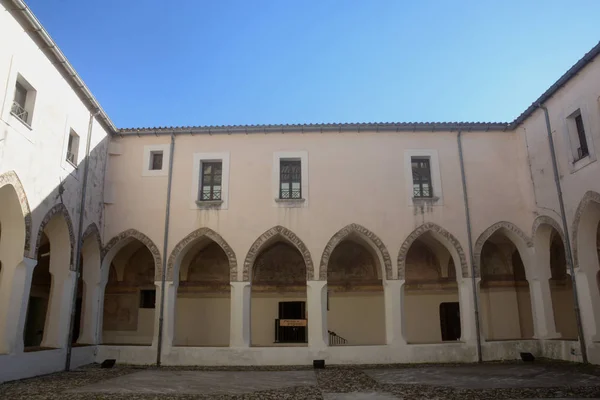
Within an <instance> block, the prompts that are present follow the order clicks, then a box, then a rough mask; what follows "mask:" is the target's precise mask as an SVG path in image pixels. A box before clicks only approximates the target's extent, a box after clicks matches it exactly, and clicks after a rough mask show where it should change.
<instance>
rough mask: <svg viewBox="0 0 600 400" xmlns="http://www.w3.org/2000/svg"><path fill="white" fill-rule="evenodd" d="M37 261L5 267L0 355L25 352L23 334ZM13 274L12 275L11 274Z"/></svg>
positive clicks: (25, 261) (0, 325) (31, 260)
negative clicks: (12, 267)
mask: <svg viewBox="0 0 600 400" xmlns="http://www.w3.org/2000/svg"><path fill="white" fill-rule="evenodd" d="M36 265H37V260H35V259H33V258H23V260H22V261H21V262H20V263H19V264H18V265H17V266H16V267H15V268H14V270H12V271H11V270H9V269H8V266H4V268H3V271H2V274H3V275H4V277H3V279H2V283H3V284H2V288H1V289H2V293H0V295H1V296H2V297H1V298H2V299H3V301H2V307H3V310H2V311H3V313H2V314H1V315H2V316H1V318H2V320H1V321H0V327H2V330H1V331H0V353H2V354H9V353H10V354H14V353H22V352H23V332H24V330H25V319H26V318H27V307H28V305H29V292H30V290H31V278H32V277H33V269H34V268H35V266H36ZM11 272H12V273H11Z"/></svg>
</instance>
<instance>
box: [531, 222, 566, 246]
mask: <svg viewBox="0 0 600 400" xmlns="http://www.w3.org/2000/svg"><path fill="white" fill-rule="evenodd" d="M543 225H549V226H551V227H552V228H554V229H556V231H557V232H558V234H559V235H560V237H561V240H562V241H563V243H564V244H565V245H566V242H565V235H564V233H563V230H562V227H561V226H560V224H559V223H558V222H557V221H556V220H555V219H554V218H552V217H549V216H547V215H540V216H538V217H537V218H536V219H535V220H534V221H533V226H532V227H531V239H532V240H533V241H534V242H535V240H536V238H537V235H538V230H539V229H540V227H542V226H543Z"/></svg>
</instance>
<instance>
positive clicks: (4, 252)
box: [0, 121, 109, 354]
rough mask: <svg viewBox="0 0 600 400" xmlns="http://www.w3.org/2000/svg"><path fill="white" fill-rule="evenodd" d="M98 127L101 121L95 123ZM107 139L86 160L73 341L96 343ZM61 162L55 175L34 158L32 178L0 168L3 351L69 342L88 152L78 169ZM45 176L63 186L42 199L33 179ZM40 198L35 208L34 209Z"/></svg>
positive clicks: (0, 329)
mask: <svg viewBox="0 0 600 400" xmlns="http://www.w3.org/2000/svg"><path fill="white" fill-rule="evenodd" d="M94 124H95V125H96V126H97V122H96V121H95V122H94ZM96 132H97V130H94V133H95V134H96ZM10 135H18V133H16V132H14V131H12V130H11V129H10V128H7V131H6V134H5V136H8V137H10ZM82 140H85V138H82ZM108 141H109V138H108V137H104V138H103V139H102V140H101V141H100V142H99V143H97V144H96V145H95V146H94V148H92V149H90V154H89V158H88V160H89V169H88V176H87V189H86V200H85V203H84V210H83V216H84V219H83V226H82V228H81V230H82V231H83V236H84V240H83V242H82V248H81V260H82V267H81V271H82V272H83V273H82V275H81V276H80V279H79V282H78V290H77V299H78V300H77V302H76V317H75V324H74V332H73V333H74V335H73V339H74V341H78V342H79V343H89V344H91V343H97V334H96V332H95V328H96V323H95V322H94V320H95V317H94V313H95V312H96V310H97V309H98V307H97V303H98V297H97V296H98V289H99V288H100V277H101V276H100V260H101V254H102V240H101V236H100V231H99V227H100V226H102V218H103V209H104V200H103V199H104V196H103V191H104V172H105V167H106V162H107V156H108V151H107V150H108ZM5 143H7V142H5ZM5 146H6V144H5ZM34 146H35V144H34ZM38 147H40V149H35V150H34V151H33V152H32V155H30V156H31V157H34V156H35V153H36V151H39V152H40V153H41V152H42V151H43V150H41V147H42V146H41V144H38ZM1 150H2V152H3V153H5V152H8V151H14V149H7V148H3V149H1ZM47 156H48V155H42V157H47ZM52 156H54V155H52ZM60 157H63V156H60ZM57 163H59V166H57V167H58V168H56V169H55V171H60V172H59V173H57V174H56V176H52V173H51V172H50V173H49V171H48V170H44V169H43V168H42V167H38V169H37V170H36V169H35V168H36V165H39V164H36V163H31V168H30V169H29V170H28V171H27V173H28V174H30V175H29V176H19V171H13V170H8V171H4V172H3V173H0V354H15V353H20V352H22V351H24V350H25V351H34V350H40V349H47V348H64V347H66V344H67V341H68V336H69V331H68V327H69V323H70V318H71V310H72V304H73V291H74V288H75V284H76V280H77V277H76V272H75V268H76V262H75V258H76V251H77V242H78V237H79V232H78V230H79V224H80V221H79V218H80V212H79V210H80V208H81V196H82V190H83V181H84V174H85V172H84V170H85V163H86V157H85V155H84V156H82V157H81V161H80V162H79V164H78V165H77V166H75V165H72V166H71V165H70V162H69V161H67V160H57ZM65 163H68V165H67V164H65ZM64 165H67V168H65V167H64ZM70 169H72V171H71V172H70V173H69V171H68V170H70ZM59 175H60V176H59ZM46 179H56V180H57V182H58V183H57V185H56V186H55V187H53V188H52V189H51V190H49V193H46V194H45V196H44V197H43V199H39V200H38V199H36V198H35V197H36V195H35V193H36V192H38V191H39V190H40V189H41V188H43V187H44V184H42V183H40V184H39V185H37V186H35V187H34V184H33V183H32V182H40V181H43V180H46ZM34 201H35V204H37V205H36V206H35V207H30V205H31V204H34V203H33V202H34ZM94 303H96V304H94Z"/></svg>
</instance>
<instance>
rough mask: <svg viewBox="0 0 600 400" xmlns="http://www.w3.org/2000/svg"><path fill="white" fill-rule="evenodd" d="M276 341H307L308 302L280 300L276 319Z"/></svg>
mask: <svg viewBox="0 0 600 400" xmlns="http://www.w3.org/2000/svg"><path fill="white" fill-rule="evenodd" d="M275 343H306V302H304V301H281V302H279V319H276V320H275Z"/></svg>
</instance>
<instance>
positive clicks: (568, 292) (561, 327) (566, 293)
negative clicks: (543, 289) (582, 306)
mask: <svg viewBox="0 0 600 400" xmlns="http://www.w3.org/2000/svg"><path fill="white" fill-rule="evenodd" d="M551 294H552V307H553V311H554V320H555V322H556V331H557V332H558V333H560V334H561V338H564V339H577V320H576V317H575V309H574V306H573V291H572V289H571V288H570V286H569V287H567V288H565V287H561V288H552V292H551Z"/></svg>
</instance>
